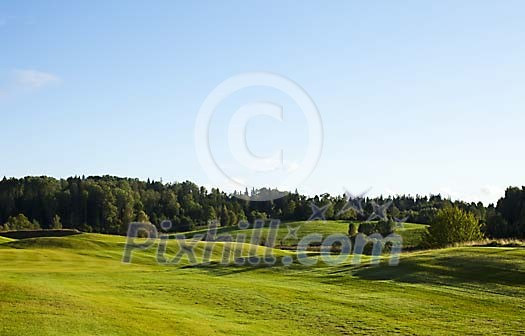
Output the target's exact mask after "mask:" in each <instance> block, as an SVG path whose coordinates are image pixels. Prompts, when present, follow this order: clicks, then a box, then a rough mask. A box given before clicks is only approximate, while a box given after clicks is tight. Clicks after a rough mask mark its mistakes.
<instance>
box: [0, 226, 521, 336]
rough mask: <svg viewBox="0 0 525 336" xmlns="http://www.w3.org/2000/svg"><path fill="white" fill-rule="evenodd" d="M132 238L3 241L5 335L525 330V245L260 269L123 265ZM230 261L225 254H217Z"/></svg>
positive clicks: (1, 317) (142, 258)
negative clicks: (393, 260)
mask: <svg viewBox="0 0 525 336" xmlns="http://www.w3.org/2000/svg"><path fill="white" fill-rule="evenodd" d="M332 225H333V226H334V230H335V229H337V230H339V227H338V225H340V224H338V223H330V226H325V227H326V228H327V230H332V229H330V227H331V226H332ZM336 226H337V227H336ZM304 229H305V232H307V230H308V227H307V226H305V228H304ZM284 230H286V229H284ZM404 230H405V231H411V230H416V231H418V230H417V227H416V226H408V227H405V229H404ZM305 232H303V233H302V234H304V233H305ZM339 232H340V231H339ZM343 232H344V231H343ZM284 233H285V234H286V231H285V232H284ZM406 234H408V233H406ZM410 234H411V235H412V234H414V232H411V233H410ZM414 239H415V238H414ZM124 244H125V238H124V237H118V236H109V235H99V234H80V235H76V236H69V237H60V238H58V237H57V238H31V239H22V240H17V241H9V240H4V239H2V240H0V265H1V271H0V293H1V294H0V335H259V334H260V335H311V334H319V335H351V334H363V335H370V334H390V333H391V334H414V335H415V334H417V335H422V334H436V335H451V334H458V335H459V334H461V335H464V334H520V331H523V330H524V328H525V324H524V322H523V321H524V319H525V311H524V310H523V308H524V307H525V249H523V248H502V247H462V248H449V249H441V250H433V251H418V252H409V253H405V254H403V255H402V256H401V262H400V264H399V266H396V267H391V266H388V265H387V264H386V263H384V262H383V263H382V264H381V265H380V266H375V267H373V266H370V265H369V264H368V263H363V264H361V265H354V266H353V265H350V263H345V264H343V265H340V266H326V265H324V264H319V265H318V266H316V267H305V266H302V265H300V264H293V265H291V266H289V267H284V266H276V267H252V266H234V265H231V266H221V265H219V264H217V263H215V262H212V263H211V264H210V265H199V266H190V265H189V264H188V263H187V262H184V263H182V264H180V265H171V266H166V265H158V264H157V263H156V261H155V257H154V252H155V251H154V248H152V249H151V250H147V251H141V252H139V253H136V254H134V256H133V264H123V263H122V262H121V258H122V252H123V249H124ZM203 247H204V245H203V243H201V244H199V246H198V247H197V250H198V251H202V249H203ZM246 248H249V246H248V245H247V246H246ZM168 252H169V254H170V255H173V254H174V253H175V252H176V248H175V247H174V246H170V248H169V249H168ZM265 252H266V249H265V248H264V247H257V254H263V253H265ZM291 253H292V252H286V251H275V254H276V255H277V256H286V255H291ZM219 258H220V253H219V252H217V251H214V253H213V255H212V259H213V260H214V261H218V260H219ZM385 258H386V257H385ZM364 260H365V262H366V261H367V259H366V258H365V259H364ZM385 261H386V260H385Z"/></svg>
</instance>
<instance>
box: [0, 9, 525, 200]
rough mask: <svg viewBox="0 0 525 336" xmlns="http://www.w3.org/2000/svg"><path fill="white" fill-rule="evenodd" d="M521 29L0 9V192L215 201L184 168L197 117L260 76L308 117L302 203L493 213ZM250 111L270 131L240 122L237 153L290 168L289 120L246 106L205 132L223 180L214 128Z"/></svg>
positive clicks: (293, 122) (516, 167) (276, 13)
mask: <svg viewBox="0 0 525 336" xmlns="http://www.w3.org/2000/svg"><path fill="white" fill-rule="evenodd" d="M524 11H525V3H523V2H521V1H505V2H496V1H461V2H460V1H404V2H396V3H394V2H392V1H361V2H357V1H356V2H352V1H333V2H322V1H315V2H314V1H244V2H241V1H221V2H216V1H209V2H208V1H195V2H189V1H186V2H183V1H165V2H157V3H155V4H151V3H150V4H148V3H146V2H139V1H136V2H132V1H89V2H84V3H79V2H75V3H74V2H69V1H49V2H40V1H34V2H32V1H16V2H15V1H11V2H8V1H4V2H2V3H0V116H1V120H2V125H3V127H2V141H1V142H0V150H1V153H2V163H1V166H0V175H6V176H16V177H20V176H25V175H42V174H45V175H51V176H55V177H67V176H71V175H82V174H84V175H95V174H112V175H119V176H131V177H139V178H143V179H145V178H148V177H150V178H153V179H159V178H161V177H162V178H163V180H164V181H182V180H186V179H189V180H192V181H194V182H196V183H198V184H201V185H206V186H213V185H216V182H215V181H212V180H210V178H209V177H208V176H207V175H206V173H205V169H204V168H203V167H202V166H201V165H200V164H199V161H198V160H197V155H196V149H195V146H194V127H195V120H196V116H197V113H198V111H199V108H200V106H201V104H202V103H203V101H204V100H205V98H206V97H207V96H208V94H209V93H210V92H211V91H212V90H213V89H214V88H215V87H216V86H217V85H218V84H220V83H221V82H222V81H224V80H226V79H227V78H229V77H231V76H234V75H237V74H239V73H245V72H259V71H263V72H271V73H276V74H279V75H282V76H285V77H287V78H290V79H291V80H293V81H295V82H296V83H298V84H299V85H300V86H301V87H302V88H304V90H305V91H306V92H308V94H309V95H310V97H311V98H312V99H313V100H314V101H315V103H316V105H317V107H318V109H319V112H320V114H321V116H322V120H323V127H324V147H323V151H322V155H321V157H320V160H319V163H318V165H317V167H316V169H315V170H314V172H313V173H312V174H311V176H310V177H309V178H308V179H307V180H306V181H304V183H302V184H301V185H298V186H297V188H298V189H299V190H300V191H302V192H305V193H308V194H314V193H322V192H330V193H334V194H337V193H342V192H343V191H344V188H346V189H348V190H350V191H353V192H354V193H359V192H360V191H363V190H366V189H368V188H369V187H371V188H372V190H371V194H380V193H383V194H389V193H394V194H396V193H410V194H416V193H419V194H428V193H442V194H446V195H450V196H451V197H453V198H462V199H466V200H482V201H484V202H489V201H492V202H493V201H495V200H497V199H498V198H499V197H500V196H501V195H502V193H503V190H504V189H505V187H507V186H509V185H519V186H521V185H522V184H525V183H523V181H524V173H523V172H524V168H525V156H524V155H523V154H522V153H521V149H522V147H523V144H524V143H525V141H524V140H525V132H523V125H525V111H524V109H525V95H524V94H523V93H524V92H525V43H523V41H525V21H524V20H523V13H524ZM254 99H255V100H261V99H263V100H277V102H279V103H280V104H282V105H283V107H284V121H283V122H279V121H275V120H272V119H270V118H264V117H260V118H257V119H254V120H252V122H251V123H250V124H249V127H248V130H247V139H248V143H249V145H250V148H251V149H253V151H254V152H257V153H259V154H261V155H263V154H264V153H268V152H271V151H272V150H274V149H275V148H276V146H277V148H278V146H282V147H283V148H284V149H283V151H284V155H285V156H286V157H287V158H288V161H289V162H295V160H296V159H297V160H298V159H300V156H301V155H302V149H303V147H304V144H305V143H306V142H307V137H306V136H307V135H306V133H305V122H304V120H303V119H304V118H303V119H302V117H301V114H300V111H299V110H298V108H297V106H295V105H294V103H293V102H291V101H290V99H289V97H286V95H282V94H280V93H279V92H274V91H272V90H268V89H263V88H261V89H257V88H255V89H252V90H246V91H245V92H244V93H243V92H239V95H237V96H236V97H232V98H231V99H230V100H229V101H228V102H226V103H225V104H224V106H222V107H221V109H220V110H219V111H218V112H217V113H218V115H217V116H214V124H213V127H212V128H211V130H210V141H211V143H212V147H213V148H215V149H214V150H216V152H217V153H216V155H217V157H219V158H220V159H221V160H222V164H224V165H225V166H230V167H235V162H234V161H231V160H230V161H228V160H229V159H228V155H227V153H225V152H227V149H228V147H227V141H226V140H225V138H226V135H225V132H226V130H227V125H228V123H227V119H228V116H231V114H232V113H233V111H234V110H235V109H236V108H237V107H238V106H240V105H242V104H244V103H247V102H249V101H251V100H254ZM221 113H222V114H221ZM221 132H222V133H221ZM223 152H224V153H223ZM234 169H235V168H234ZM218 186H219V187H223V188H226V189H227V188H228V186H226V185H218Z"/></svg>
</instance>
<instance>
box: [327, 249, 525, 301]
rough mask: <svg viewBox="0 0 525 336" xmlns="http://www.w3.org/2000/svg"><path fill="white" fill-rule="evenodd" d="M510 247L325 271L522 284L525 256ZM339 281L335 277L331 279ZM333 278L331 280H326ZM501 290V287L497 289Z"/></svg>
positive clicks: (456, 282) (421, 280)
mask: <svg viewBox="0 0 525 336" xmlns="http://www.w3.org/2000/svg"><path fill="white" fill-rule="evenodd" d="M507 252H510V251H509V250H504V249H502V250H496V251H483V253H479V252H476V251H469V252H460V251H455V250H451V251H443V252H440V253H433V252H429V253H425V254H421V255H414V256H410V257H408V258H405V259H403V258H401V261H400V263H399V265H398V266H388V265H387V264H386V263H382V264H380V265H377V266H371V265H362V266H348V265H346V266H341V267H337V268H336V269H333V270H331V271H330V272H328V275H327V276H328V277H330V276H334V275H338V274H340V273H345V272H351V273H352V275H353V276H355V277H357V278H360V279H364V280H390V281H395V282H404V283H414V284H419V283H422V284H435V285H453V286H464V285H466V284H468V285H474V286H478V285H484V286H486V285H494V287H497V286H517V287H519V286H524V285H525V260H524V258H523V256H524V254H521V255H520V256H513V255H508V253H507ZM337 281H341V280H338V279H337V278H334V281H333V282H337ZM329 282H332V281H329ZM497 292H501V290H497Z"/></svg>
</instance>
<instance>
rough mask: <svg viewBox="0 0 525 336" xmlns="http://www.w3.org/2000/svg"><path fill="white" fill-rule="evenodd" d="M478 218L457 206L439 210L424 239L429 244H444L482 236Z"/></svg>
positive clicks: (473, 239)
mask: <svg viewBox="0 0 525 336" xmlns="http://www.w3.org/2000/svg"><path fill="white" fill-rule="evenodd" d="M480 229H481V226H480V223H479V221H478V219H477V218H476V217H475V216H474V215H473V214H472V213H470V212H467V211H465V210H461V209H459V208H457V207H452V206H451V207H446V208H443V209H441V210H439V211H438V212H437V214H436V216H435V217H434V218H433V219H432V222H431V225H430V227H429V228H428V236H427V238H426V239H425V241H426V242H427V243H428V244H429V245H430V246H436V247H439V246H446V245H449V244H454V243H462V242H468V241H475V240H479V239H481V238H483V234H482V233H481V230H480Z"/></svg>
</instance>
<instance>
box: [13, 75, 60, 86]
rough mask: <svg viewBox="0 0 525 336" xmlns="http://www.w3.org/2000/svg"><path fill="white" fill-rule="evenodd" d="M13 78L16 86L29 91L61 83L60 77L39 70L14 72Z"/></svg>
mask: <svg viewBox="0 0 525 336" xmlns="http://www.w3.org/2000/svg"><path fill="white" fill-rule="evenodd" d="M13 78H14V82H15V85H16V86H20V87H24V88H29V89H38V88H41V87H44V86H46V85H49V84H54V83H58V82H60V78H59V77H58V76H56V75H53V74H50V73H47V72H42V71H37V70H14V71H13Z"/></svg>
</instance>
